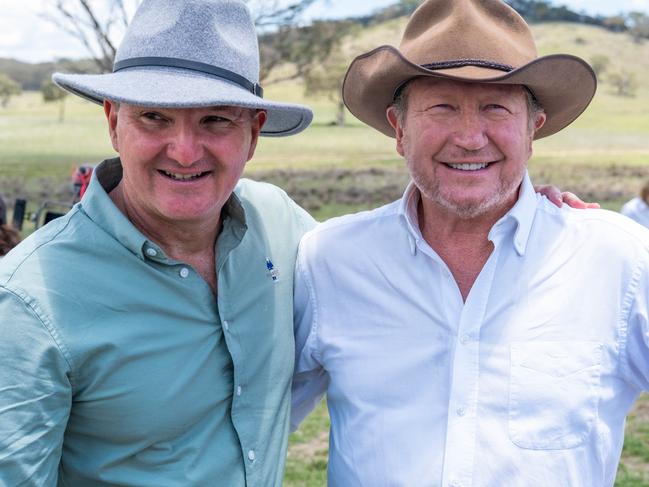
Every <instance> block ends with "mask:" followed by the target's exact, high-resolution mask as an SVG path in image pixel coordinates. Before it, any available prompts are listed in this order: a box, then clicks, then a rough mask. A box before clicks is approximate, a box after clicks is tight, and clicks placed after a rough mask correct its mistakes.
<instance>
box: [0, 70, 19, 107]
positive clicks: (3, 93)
mask: <svg viewBox="0 0 649 487" xmlns="http://www.w3.org/2000/svg"><path fill="white" fill-rule="evenodd" d="M22 91H23V90H22V88H21V87H20V85H19V84H18V83H16V82H15V81H14V80H12V79H11V78H10V77H9V76H7V75H6V74H4V73H0V105H2V107H3V108H5V107H6V106H7V105H8V104H9V100H10V99H11V97H12V96H14V95H20V94H21V93H22Z"/></svg>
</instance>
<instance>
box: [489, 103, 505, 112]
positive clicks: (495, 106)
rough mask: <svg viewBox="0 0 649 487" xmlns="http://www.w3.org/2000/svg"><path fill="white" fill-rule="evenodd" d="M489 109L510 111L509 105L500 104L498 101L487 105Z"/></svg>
mask: <svg viewBox="0 0 649 487" xmlns="http://www.w3.org/2000/svg"><path fill="white" fill-rule="evenodd" d="M485 108H486V109H487V110H492V111H505V112H509V110H508V109H507V107H504V106H502V105H498V104H497V103H491V104H489V105H487V106H486V107H485Z"/></svg>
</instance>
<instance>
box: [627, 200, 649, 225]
mask: <svg viewBox="0 0 649 487" xmlns="http://www.w3.org/2000/svg"><path fill="white" fill-rule="evenodd" d="M621 213H622V214H623V215H624V216H628V217H629V218H631V219H632V220H635V221H637V222H638V223H639V224H640V225H644V226H645V227H647V228H649V206H648V205H647V203H645V202H644V201H643V200H642V198H633V199H632V200H631V201H628V202H626V203H625V204H624V206H623V207H622V210H621Z"/></svg>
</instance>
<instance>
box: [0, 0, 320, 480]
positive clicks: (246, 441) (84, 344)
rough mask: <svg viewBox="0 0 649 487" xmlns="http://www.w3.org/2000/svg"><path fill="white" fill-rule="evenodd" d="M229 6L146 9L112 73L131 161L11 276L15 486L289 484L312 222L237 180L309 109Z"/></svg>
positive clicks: (206, 3)
mask: <svg viewBox="0 0 649 487" xmlns="http://www.w3.org/2000/svg"><path fill="white" fill-rule="evenodd" d="M258 63H259V57H258V47H257V38H256V34H255V29H254V25H253V22H252V20H251V18H250V15H249V13H248V11H247V9H246V8H245V6H244V5H243V4H242V3H241V2H239V1H233V0H185V1H182V2H180V1H177V0H145V1H144V2H143V3H142V5H141V7H140V8H139V10H138V12H137V14H136V15H135V18H134V19H133V21H132V23H131V25H130V26H129V29H128V32H127V34H126V37H125V39H124V41H123V43H122V45H121V47H120V49H119V51H118V53H117V58H116V62H115V69H114V72H113V73H111V74H106V75H97V76H88V75H64V74H56V75H55V76H54V80H55V81H56V82H57V83H58V84H59V85H60V86H62V87H63V88H65V89H67V90H69V91H71V92H73V93H75V94H77V95H79V96H82V97H84V98H87V99H89V100H92V101H94V102H96V103H101V104H103V107H104V111H105V113H106V118H107V120H108V129H109V133H110V138H111V141H112V144H113V147H114V148H115V150H116V151H117V152H118V153H119V156H120V157H119V158H118V159H112V160H106V161H104V162H102V163H101V164H99V166H97V168H96V170H95V172H94V174H93V177H92V181H91V183H90V185H89V188H88V190H87V192H86V194H85V196H84V198H83V200H82V201H81V203H80V204H78V205H77V206H75V208H73V210H72V211H71V212H70V213H69V214H67V215H66V216H65V217H63V218H60V219H57V220H55V221H54V222H52V223H51V224H49V225H47V226H46V227H44V228H43V229H40V230H39V231H37V232H35V233H34V234H33V235H31V236H30V237H29V238H27V239H26V241H25V242H24V243H23V244H22V245H20V246H19V247H18V248H16V249H15V250H14V251H13V252H11V253H10V255H9V256H8V257H6V258H5V259H4V260H3V261H2V265H1V266H0V316H1V318H0V337H2V338H1V339H0V357H2V359H1V360H0V391H1V393H0V484H1V485H7V486H9V485H12V486H13V485H21V486H28V485H29V486H38V487H43V486H53V485H70V486H83V487H86V486H115V485H122V486H139V487H142V486H155V487H160V486H183V487H185V486H207V485H219V486H227V487H237V486H244V485H247V486H258V487H268V486H279V485H281V483H282V476H283V466H284V458H285V454H286V447H287V435H288V419H289V418H288V414H289V392H290V379H291V375H292V371H293V357H294V342H293V326H292V324H293V319H292V318H293V308H292V292H293V268H294V263H295V254H296V247H297V243H298V240H299V238H300V237H301V235H302V234H303V233H304V232H305V231H306V230H307V229H309V228H311V226H312V225H313V220H312V219H311V217H310V216H309V215H308V214H307V213H306V212H304V211H303V210H302V209H300V208H299V207H297V205H295V203H293V202H292V201H291V200H290V199H289V198H288V197H287V196H286V194H285V193H284V192H282V191H281V190H279V189H278V188H276V187H274V186H271V185H268V184H262V183H255V182H252V181H247V180H241V181H239V178H240V176H241V173H242V171H243V168H244V166H245V164H246V162H247V161H248V160H249V159H250V158H251V157H252V155H253V153H254V151H255V146H256V143H257V139H258V137H259V136H260V135H262V136H263V135H266V136H286V135H291V134H295V133H298V132H300V131H301V130H303V129H304V128H305V127H307V125H308V124H309V122H310V121H311V117H312V115H311V112H310V110H309V109H307V108H305V107H302V106H297V105H290V104H285V103H277V102H271V101H267V100H264V99H263V98H262V90H261V87H260V86H259V84H258V76H259V64H258Z"/></svg>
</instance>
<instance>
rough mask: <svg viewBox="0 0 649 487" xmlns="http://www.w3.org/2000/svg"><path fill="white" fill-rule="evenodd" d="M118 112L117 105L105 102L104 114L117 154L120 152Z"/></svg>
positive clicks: (111, 141)
mask: <svg viewBox="0 0 649 487" xmlns="http://www.w3.org/2000/svg"><path fill="white" fill-rule="evenodd" d="M117 112H118V107H117V105H116V104H114V103H112V102H110V101H108V100H104V114H105V115H106V120H107V121H108V134H109V135H110V143H111V144H112V145H113V149H115V152H119V143H118V140H117Z"/></svg>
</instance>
